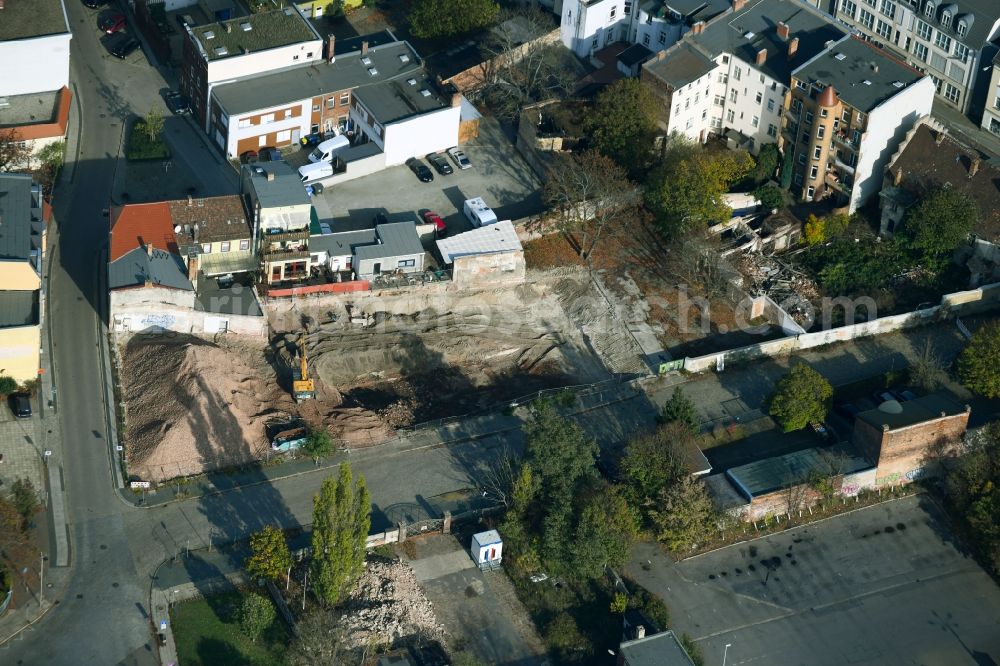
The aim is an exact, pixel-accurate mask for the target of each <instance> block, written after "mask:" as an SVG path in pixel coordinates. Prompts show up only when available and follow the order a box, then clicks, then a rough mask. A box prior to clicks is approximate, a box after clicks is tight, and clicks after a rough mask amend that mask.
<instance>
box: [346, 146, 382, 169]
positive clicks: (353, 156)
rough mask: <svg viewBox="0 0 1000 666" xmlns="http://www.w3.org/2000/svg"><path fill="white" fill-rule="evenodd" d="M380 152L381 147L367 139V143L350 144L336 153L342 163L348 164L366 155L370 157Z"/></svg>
mask: <svg viewBox="0 0 1000 666" xmlns="http://www.w3.org/2000/svg"><path fill="white" fill-rule="evenodd" d="M381 152H382V149H381V148H379V147H378V144H377V143H375V142H374V141H369V142H368V143H362V144H358V145H357V146H351V147H350V148H347V149H345V150H343V151H341V152H339V153H337V159H339V160H340V161H341V162H343V163H344V164H350V163H351V162H356V161H357V160H363V159H365V158H366V157H371V156H372V155H378V154H379V153H381Z"/></svg>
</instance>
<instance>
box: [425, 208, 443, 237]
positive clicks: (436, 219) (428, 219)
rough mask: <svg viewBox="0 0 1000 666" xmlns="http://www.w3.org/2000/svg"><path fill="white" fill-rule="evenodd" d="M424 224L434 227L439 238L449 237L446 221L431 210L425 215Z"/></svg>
mask: <svg viewBox="0 0 1000 666" xmlns="http://www.w3.org/2000/svg"><path fill="white" fill-rule="evenodd" d="M424 222H425V223H426V224H433V225H434V231H435V232H436V233H437V237H438V238H444V237H446V236H447V235H448V227H447V226H445V223H444V220H442V219H441V216H440V215H438V214H437V213H435V212H434V211H432V210H429V211H427V212H426V213H424Z"/></svg>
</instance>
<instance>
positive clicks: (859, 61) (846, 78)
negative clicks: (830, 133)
mask: <svg viewBox="0 0 1000 666" xmlns="http://www.w3.org/2000/svg"><path fill="white" fill-rule="evenodd" d="M792 76H794V77H795V78H796V79H799V80H800V81H804V82H805V83H810V84H813V83H818V84H821V85H823V86H824V87H825V86H833V88H834V90H836V91H837V95H838V96H839V97H840V99H841V100H843V101H844V102H846V103H847V104H849V105H851V106H853V107H854V108H855V109H857V110H859V111H862V112H863V113H869V112H870V111H871V110H872V109H874V108H876V107H877V106H879V105H880V104H882V103H883V102H885V101H886V100H888V99H890V98H891V97H893V96H894V95H896V94H897V93H900V92H902V91H903V90H905V89H906V88H908V87H909V86H910V85H912V84H914V83H916V82H917V81H919V80H920V79H922V78H924V76H925V75H924V74H922V73H920V72H918V71H917V70H915V69H913V68H912V67H910V66H909V65H907V64H905V63H903V62H902V61H901V60H897V59H896V58H894V57H892V56H890V55H889V54H888V53H887V52H885V51H883V50H882V49H880V48H878V47H876V46H874V45H872V44H869V43H868V42H865V41H862V40H860V39H858V38H857V37H853V36H851V37H847V38H846V39H843V40H841V41H840V42H838V43H837V44H834V45H833V46H831V47H830V49H829V50H828V51H827V52H825V53H823V54H820V55H819V56H818V57H816V58H815V59H813V60H811V61H809V62H807V63H806V64H804V65H802V66H801V67H799V68H798V69H796V70H795V71H794V72H792Z"/></svg>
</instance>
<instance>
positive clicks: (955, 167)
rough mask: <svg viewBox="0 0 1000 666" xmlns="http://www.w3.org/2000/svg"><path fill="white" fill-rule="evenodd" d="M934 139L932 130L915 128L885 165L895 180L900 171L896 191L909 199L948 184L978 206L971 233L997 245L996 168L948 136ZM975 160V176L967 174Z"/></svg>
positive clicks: (999, 175) (999, 183) (999, 199)
mask: <svg viewBox="0 0 1000 666" xmlns="http://www.w3.org/2000/svg"><path fill="white" fill-rule="evenodd" d="M936 139H937V131H936V130H934V129H932V128H931V127H930V126H928V125H927V124H926V123H921V124H920V125H918V126H917V127H916V129H914V131H913V135H912V136H911V137H910V139H909V141H908V142H907V143H906V145H905V146H904V147H903V150H902V151H900V153H899V155H898V156H897V157H896V160H895V161H894V162H893V163H892V164H891V165H889V174H890V175H891V176H892V177H895V176H896V174H897V173H899V172H902V173H901V174H900V176H901V177H900V182H899V188H900V189H902V190H903V191H904V192H906V193H907V194H908V195H909V198H911V199H912V200H916V199H917V198H918V197H919V195H921V194H923V193H925V192H927V191H928V190H932V189H936V188H938V187H941V186H943V185H945V184H949V183H950V184H951V186H952V187H954V188H955V189H957V190H960V191H962V192H964V193H966V194H968V195H969V196H970V197H971V198H972V199H973V200H974V201H975V202H976V203H977V204H978V206H979V215H980V218H979V224H977V225H976V226H975V227H974V228H973V229H972V232H973V233H974V234H976V235H977V236H979V237H980V238H982V239H984V240H987V241H989V242H991V243H996V242H1000V166H997V165H995V164H993V163H991V162H990V161H988V156H986V155H984V154H982V153H980V152H979V151H978V150H976V149H975V148H971V147H969V146H966V145H965V144H963V143H961V142H959V141H958V140H957V139H955V138H954V137H952V135H950V134H947V135H946V136H945V137H944V140H943V141H942V142H941V145H938V144H937V143H936ZM975 160H979V161H980V163H979V168H978V171H977V172H976V174H975V175H970V174H971V167H972V164H973V162H974V161H975Z"/></svg>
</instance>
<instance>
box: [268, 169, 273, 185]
mask: <svg viewBox="0 0 1000 666" xmlns="http://www.w3.org/2000/svg"><path fill="white" fill-rule="evenodd" d="M267 182H269V183H273V182H274V172H273V171H268V172H267Z"/></svg>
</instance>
